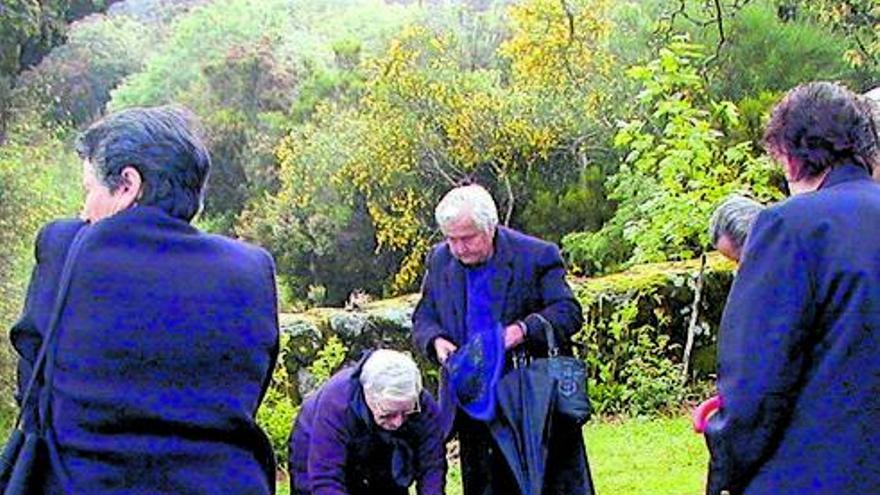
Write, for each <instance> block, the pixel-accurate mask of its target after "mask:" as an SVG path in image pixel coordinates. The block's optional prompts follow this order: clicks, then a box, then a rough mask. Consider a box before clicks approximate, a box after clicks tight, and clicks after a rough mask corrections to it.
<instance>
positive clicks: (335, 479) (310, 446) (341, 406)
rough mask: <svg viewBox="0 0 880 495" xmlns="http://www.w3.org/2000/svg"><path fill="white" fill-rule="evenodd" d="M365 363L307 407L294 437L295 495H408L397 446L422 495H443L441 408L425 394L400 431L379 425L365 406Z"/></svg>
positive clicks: (333, 380) (340, 375)
mask: <svg viewBox="0 0 880 495" xmlns="http://www.w3.org/2000/svg"><path fill="white" fill-rule="evenodd" d="M364 361H365V359H364V360H361V362H360V363H359V364H358V365H357V366H353V367H349V368H346V369H343V370H342V371H339V372H338V373H336V374H335V375H333V376H332V377H331V378H330V380H328V381H327V383H325V384H324V385H323V386H322V387H321V388H320V389H318V390H317V391H316V392H315V393H314V394H312V395H311V396H309V398H308V399H306V401H305V402H303V404H302V408H301V409H300V412H299V415H298V416H297V418H296V422H295V424H294V427H293V431H292V432H291V435H290V463H289V466H290V480H291V487H292V490H291V491H292V493H294V494H296V493H308V494H312V495H342V494H348V495H371V494H385V495H397V494H403V495H405V494H406V493H408V492H407V490H406V488H405V487H401V486H399V484H397V483H396V482H395V480H394V477H393V473H392V461H399V460H400V458H398V459H393V457H394V449H395V444H397V445H396V447H397V448H398V449H400V452H399V453H398V454H400V453H405V457H407V458H409V459H410V460H411V462H410V463H409V467H410V468H411V471H410V474H411V475H412V476H413V481H415V482H416V485H417V489H418V493H419V495H442V494H443V493H444V492H443V490H444V487H445V484H446V481H445V477H446V451H445V449H444V446H443V433H442V431H441V430H440V428H439V424H438V421H437V416H438V414H439V408H438V407H437V403H436V402H435V401H434V399H433V398H432V397H431V395H430V394H429V393H428V392H422V395H421V399H420V407H421V412H419V413H417V414H414V415H412V416H410V417H409V418H407V420H406V422H404V424H403V425H402V426H401V427H400V428H399V429H398V430H396V431H394V432H390V431H385V430H383V429H382V428H381V427H379V426H377V425H376V424H375V422H374V420H373V418H372V416H371V415H370V412H369V410H368V409H367V405H366V403H365V402H364V394H363V387H362V386H361V384H360V372H361V368H362V366H363V362H364Z"/></svg>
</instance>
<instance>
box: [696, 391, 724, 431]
mask: <svg viewBox="0 0 880 495" xmlns="http://www.w3.org/2000/svg"><path fill="white" fill-rule="evenodd" d="M721 406H722V403H721V396H720V395H714V396H712V397H710V398H709V399H706V400H704V401H703V402H701V403H700V405H699V406H697V408H696V409H694V412H693V413H692V415H691V417H692V418H693V421H694V431H695V432H697V433H703V432H704V431H706V426H707V425H708V424H709V417H711V416H712V415H713V414H715V413H716V412H718V409H720V408H721Z"/></svg>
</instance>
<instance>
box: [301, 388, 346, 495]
mask: <svg viewBox="0 0 880 495" xmlns="http://www.w3.org/2000/svg"><path fill="white" fill-rule="evenodd" d="M332 406H333V398H332V397H327V395H325V396H323V397H322V398H321V399H320V400H319V401H318V403H317V404H315V407H316V408H317V409H316V410H315V416H314V421H313V423H312V435H311V438H310V439H309V458H308V461H307V462H308V473H309V474H308V476H309V485H310V486H311V490H312V491H311V493H312V495H347V494H348V488H347V487H346V485H345V464H346V452H347V449H346V446H347V445H348V442H349V440H350V438H349V437H350V435H349V431H348V429H347V428H346V425H345V420H344V419H343V418H342V417H341V415H340V414H338V413H336V412H335V411H334V410H333V409H335V408H334V407H332Z"/></svg>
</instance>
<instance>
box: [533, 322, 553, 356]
mask: <svg viewBox="0 0 880 495" xmlns="http://www.w3.org/2000/svg"><path fill="white" fill-rule="evenodd" d="M532 315H534V316H535V317H536V318H537V319H538V320H540V321H541V326H542V327H543V328H544V338H545V339H546V340H547V355H548V356H550V357H556V356H558V355H559V345H558V344H557V343H556V332H555V331H554V330H553V325H552V324H551V323H550V321H549V320H547V318H545V317H544V315H542V314H541V313H532Z"/></svg>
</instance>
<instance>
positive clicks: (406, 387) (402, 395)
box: [360, 349, 422, 401]
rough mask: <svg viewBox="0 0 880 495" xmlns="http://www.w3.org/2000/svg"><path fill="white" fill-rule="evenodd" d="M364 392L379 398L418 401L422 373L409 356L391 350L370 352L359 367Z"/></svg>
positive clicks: (381, 399)
mask: <svg viewBox="0 0 880 495" xmlns="http://www.w3.org/2000/svg"><path fill="white" fill-rule="evenodd" d="M360 381H361V386H363V387H364V395H367V396H370V397H373V398H375V399H378V400H380V401H386V400H393V401H407V400H412V401H418V400H419V395H420V394H421V393H422V374H421V373H420V372H419V367H418V366H416V362H415V361H413V359H412V358H411V357H410V356H409V355H408V354H404V353H402V352H398V351H392V350H390V349H379V350H376V351H373V353H372V354H370V357H368V358H367V361H366V362H365V363H364V366H363V368H362V369H361V377H360Z"/></svg>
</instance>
